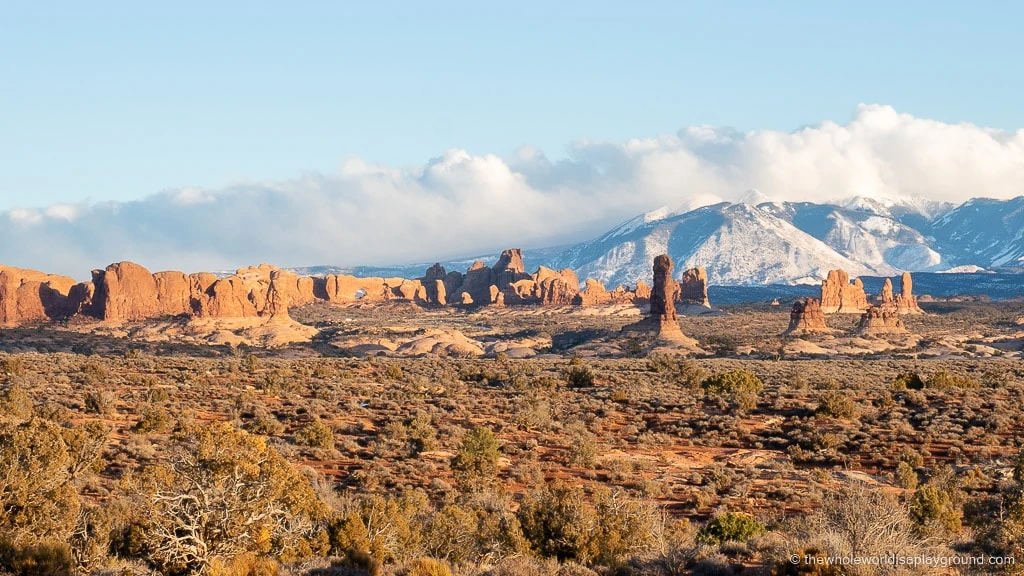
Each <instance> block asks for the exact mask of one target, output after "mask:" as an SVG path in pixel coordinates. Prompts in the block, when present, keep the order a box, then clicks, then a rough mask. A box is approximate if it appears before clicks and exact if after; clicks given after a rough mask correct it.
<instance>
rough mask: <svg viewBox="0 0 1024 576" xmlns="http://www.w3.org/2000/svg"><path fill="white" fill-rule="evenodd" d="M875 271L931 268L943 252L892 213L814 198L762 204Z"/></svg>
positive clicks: (888, 271)
mask: <svg viewBox="0 0 1024 576" xmlns="http://www.w3.org/2000/svg"><path fill="white" fill-rule="evenodd" d="M760 208H762V209H765V210H769V211H771V212H773V213H774V214H775V215H777V216H778V217H780V218H784V219H786V220H789V221H790V222H792V223H793V225H794V226H796V227H797V228H799V229H801V230H803V231H804V232H806V233H808V234H810V235H811V236H814V237H815V238H817V239H818V240H821V241H822V242H824V243H825V244H827V245H828V246H829V247H830V248H832V249H833V250H835V251H836V252H838V253H840V254H842V255H843V256H846V257H847V258H849V259H851V260H854V261H856V262H860V263H861V264H864V265H865V266H867V267H868V268H870V269H871V270H872V271H873V272H875V273H878V274H885V275H891V274H895V273H897V272H900V271H903V270H911V271H919V270H930V269H933V268H935V267H936V266H940V265H941V264H942V263H943V261H942V255H941V254H939V253H938V252H936V251H935V250H933V249H932V248H931V246H930V244H931V243H930V241H929V240H928V239H927V238H926V237H925V236H924V235H923V234H921V233H920V232H918V231H917V230H915V229H913V228H911V227H910V226H907V225H905V224H903V223H902V222H900V221H899V220H897V219H896V218H895V217H893V216H892V215H891V212H890V211H889V210H888V209H884V210H883V211H882V213H881V214H880V213H878V212H870V211H867V210H865V209H864V208H863V207H860V208H859V209H848V208H841V207H839V206H831V205H827V204H812V203H810V202H800V203H787V204H771V205H761V206H760Z"/></svg>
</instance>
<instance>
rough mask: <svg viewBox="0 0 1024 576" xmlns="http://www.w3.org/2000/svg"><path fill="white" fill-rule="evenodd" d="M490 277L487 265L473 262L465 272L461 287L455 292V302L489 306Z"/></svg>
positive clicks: (490, 272) (490, 273) (491, 273)
mask: <svg viewBox="0 0 1024 576" xmlns="http://www.w3.org/2000/svg"><path fill="white" fill-rule="evenodd" d="M492 275H493V272H492V271H491V269H490V268H488V267H487V264H484V263H483V262H481V261H479V260H476V261H474V262H473V264H472V265H471V266H470V267H469V270H466V276H465V277H464V278H463V280H462V285H461V286H459V289H458V290H456V291H455V301H456V302H461V303H463V304H467V303H468V304H477V305H480V304H489V303H490V302H491V284H492V283H493V282H492V281H491V279H492ZM466 296H468V298H467V297H466Z"/></svg>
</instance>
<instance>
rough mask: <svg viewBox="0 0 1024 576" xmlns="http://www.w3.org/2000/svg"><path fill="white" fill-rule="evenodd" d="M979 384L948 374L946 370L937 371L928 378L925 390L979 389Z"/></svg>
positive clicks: (965, 377)
mask: <svg viewBox="0 0 1024 576" xmlns="http://www.w3.org/2000/svg"><path fill="white" fill-rule="evenodd" d="M980 387H981V383H980V382H978V381H977V380H974V379H973V378H968V377H967V376H964V375H962V374H950V373H949V372H948V371H946V370H938V371H936V372H934V373H932V375H931V376H928V380H927V381H925V388H931V389H934V390H950V389H953V388H980Z"/></svg>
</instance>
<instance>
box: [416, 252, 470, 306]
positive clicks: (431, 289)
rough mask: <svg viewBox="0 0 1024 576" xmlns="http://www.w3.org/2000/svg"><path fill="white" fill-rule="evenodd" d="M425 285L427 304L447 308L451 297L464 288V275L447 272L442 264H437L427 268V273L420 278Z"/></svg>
mask: <svg viewBox="0 0 1024 576" xmlns="http://www.w3.org/2000/svg"><path fill="white" fill-rule="evenodd" d="M420 283H421V284H422V285H423V290H424V299H425V301H426V303H427V304H434V305H437V306H446V305H447V304H448V299H449V297H450V296H452V295H454V294H455V292H456V291H457V290H458V289H459V287H460V286H462V274H461V273H459V272H447V271H446V270H445V269H444V266H442V265H441V264H440V263H438V262H435V263H434V265H433V266H431V267H430V268H427V271H426V273H425V274H424V275H423V277H422V278H420Z"/></svg>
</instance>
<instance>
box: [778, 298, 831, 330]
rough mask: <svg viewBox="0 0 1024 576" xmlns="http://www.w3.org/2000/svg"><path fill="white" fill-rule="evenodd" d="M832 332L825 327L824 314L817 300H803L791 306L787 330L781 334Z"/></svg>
mask: <svg viewBox="0 0 1024 576" xmlns="http://www.w3.org/2000/svg"><path fill="white" fill-rule="evenodd" d="M831 331H832V330H831V329H830V328H829V327H828V326H827V325H825V313H824V312H823V311H822V309H821V302H820V301H819V300H818V299H817V298H803V299H800V300H797V301H796V302H795V303H794V304H793V310H792V311H791V312H790V314H789V328H787V329H786V331H785V332H783V334H794V335H798V334H814V333H827V332H831Z"/></svg>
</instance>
